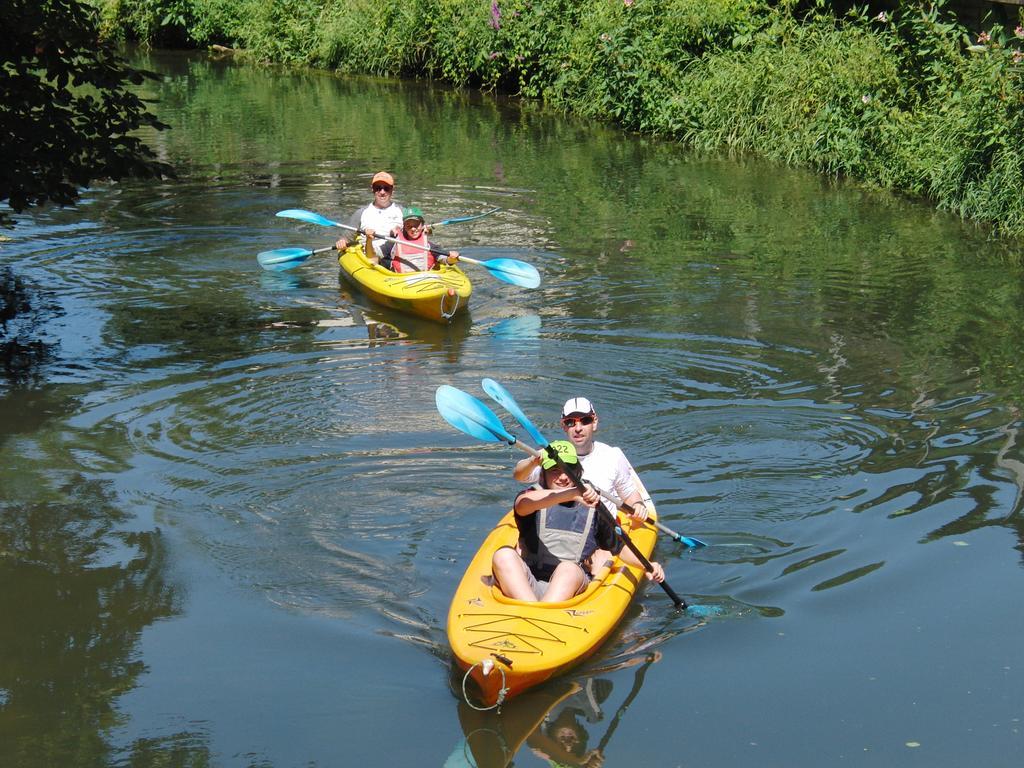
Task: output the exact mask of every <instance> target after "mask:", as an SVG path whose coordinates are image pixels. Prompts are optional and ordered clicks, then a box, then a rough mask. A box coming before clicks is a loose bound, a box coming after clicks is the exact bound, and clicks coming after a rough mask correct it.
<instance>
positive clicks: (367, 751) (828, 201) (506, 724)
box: [0, 54, 1024, 768]
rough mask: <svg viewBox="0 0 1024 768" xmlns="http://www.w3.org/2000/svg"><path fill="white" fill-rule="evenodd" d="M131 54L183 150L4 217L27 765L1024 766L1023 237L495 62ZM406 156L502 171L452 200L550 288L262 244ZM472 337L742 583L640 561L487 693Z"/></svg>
mask: <svg viewBox="0 0 1024 768" xmlns="http://www.w3.org/2000/svg"><path fill="white" fill-rule="evenodd" d="M142 63H143V64H144V65H145V66H148V67H151V68H153V69H155V70H157V71H158V72H159V73H160V77H161V79H160V81H159V82H156V83H153V84H150V85H149V86H147V91H148V93H149V94H150V95H151V96H152V97H154V98H156V99H158V100H159V101H158V102H157V103H156V104H155V109H156V111H157V112H158V114H159V115H160V117H161V118H162V119H163V120H164V121H166V122H167V123H170V124H171V125H172V126H173V130H171V131H168V132H165V133H162V134H160V135H158V136H156V137H155V138H154V139H153V142H154V144H155V145H156V146H158V147H159V150H160V152H161V154H162V155H163V156H164V157H165V158H167V159H168V160H170V161H171V162H173V163H174V164H175V165H177V166H178V168H179V169H180V179H179V180H178V181H175V182H166V183H126V184H121V185H111V186H105V187H99V188H96V189H93V190H91V191H89V192H88V193H87V194H86V195H85V198H84V200H83V202H82V204H81V205H80V206H79V207H78V208H77V209H70V210H46V211H43V212H39V213H36V214H34V215H33V216H31V217H29V216H23V217H19V224H18V226H17V228H16V229H14V230H13V231H10V232H8V233H7V238H8V239H7V240H5V241H4V242H3V243H2V244H0V245H2V248H0V274H2V276H3V278H4V281H5V283H6V285H7V287H8V289H9V290H14V291H16V292H18V295H19V296H20V298H21V303H20V307H21V309H20V313H19V315H18V316H17V317H16V318H14V319H13V320H10V321H8V322H7V326H6V328H7V340H8V352H9V353H10V352H11V351H12V350H13V351H14V353H15V354H13V355H11V354H8V357H7V359H8V360H9V361H11V364H10V365H9V366H8V369H7V371H6V376H5V378H4V379H3V381H2V382H0V489H2V490H0V577H2V583H3V589H2V590H0V765H3V766H19V767H24V768H34V767H36V766H39V767H42V766H47V767H49V766H54V765H62V766H108V765H116V766H133V768H141V767H146V766H167V765H175V766H205V765H212V766H311V765H316V766H369V765H381V766H385V765H386V766H428V765H429V766H466V765H479V766H496V765H505V764H507V763H509V762H511V761H514V762H515V765H516V766H523V767H525V766H545V765H548V764H549V761H554V763H556V764H563V765H568V764H583V763H584V762H585V761H586V760H588V759H589V762H587V763H586V764H587V765H590V766H595V765H599V764H600V763H601V760H602V759H603V761H604V765H606V766H619V765H642V766H657V767H659V768H660V767H661V766H706V767H709V768H717V767H719V766H722V767H725V766H728V767H730V768H732V767H735V766H748V765H749V766H754V765H757V766H780V767H782V766H786V767H792V766H822V765H839V764H843V765H856V766H879V767H880V766H894V765H899V766H928V768H935V767H936V766H966V765H978V766H987V767H999V766H1017V765H1019V764H1020V760H1021V755H1022V754H1024V749H1022V747H1024V733H1022V732H1024V723H1022V718H1024V653H1022V651H1021V647H1022V640H1024V597H1022V595H1024V568H1022V552H1024V517H1022V501H1021V492H1022V489H1024V463H1022V462H1024V455H1022V445H1021V436H1020V429H1021V427H1022V416H1021V411H1020V409H1021V393H1022V386H1021V383H1022V380H1024V362H1022V358H1021V348H1022V341H1021V339H1022V334H1021V328H1022V327H1024V316H1022V315H1024V296H1022V287H1024V272H1022V270H1021V268H1020V267H1019V266H1018V261H1019V259H1018V258H1017V257H1018V256H1019V255H1020V254H1019V253H1015V252H1014V251H1013V249H1012V248H1008V247H1006V246H997V245H995V244H993V243H991V242H988V241H987V240H986V238H985V235H984V233H981V232H977V231H975V230H973V229H972V228H970V227H968V226H965V225H963V224H961V223H959V222H958V221H956V220H954V219H952V218H950V217H948V216H947V215H945V214H941V213H936V212H934V211H932V210H930V209H929V208H927V207H925V206H919V205H917V204H915V203H911V202H906V201H902V200H898V199H894V198H893V197H891V196H888V195H885V194H875V193H871V192H866V191H864V190H860V189H856V188H852V187H848V186H843V185H835V184H830V183H827V182H824V181H822V180H821V179H819V178H816V177H814V176H811V175H806V174H802V173H797V172H792V171H789V170H785V169H780V168H776V167H771V166H767V165H763V164H759V163H756V162H750V161H744V160H736V159H716V158H706V157H698V156H693V155H691V154H688V153H686V152H685V151H683V150H681V149H680V148H679V147H678V146H676V145H673V144H671V143H665V142H661V141H655V140H651V139H646V138H639V137H634V136H627V135H621V134H619V133H616V132H615V131H612V130H608V129H605V128H601V127H597V126H592V125H587V124H581V123H579V122H575V121H573V120H571V119H567V118H565V117H564V116H561V115H558V114H551V113H544V112H542V111H539V110H537V109H536V108H532V107H527V108H525V109H524V108H521V107H519V106H518V105H516V104H514V103H510V102H507V101H502V100H499V99H494V98H490V97H488V96H481V95H478V94H470V93H458V92H451V91H447V90H442V89H434V88H431V87H428V86H426V85H424V84H410V83H389V82H379V81H374V80H343V79H339V78H336V77H334V76H331V75H328V74H317V73H302V74H293V73H287V72H283V71H277V70H271V69H256V68H246V67H241V66H233V65H231V64H229V63H225V62H213V61H208V60H206V59H204V58H200V57H195V56H184V55H163V54H161V55H153V56H151V57H150V58H147V59H145V60H143V62H142ZM380 168H388V169H390V170H392V171H393V172H394V173H395V175H396V177H397V181H398V188H397V190H396V200H397V201H398V202H399V203H403V204H416V205H419V206H420V207H422V208H423V209H424V210H425V211H426V212H427V214H428V218H429V219H433V220H438V219H441V218H449V217H453V216H462V215H470V214H473V213H478V212H481V211H484V210H487V209H488V208H491V207H495V206H500V207H501V208H502V209H503V210H502V211H500V212H498V213H496V214H493V215H491V216H489V217H487V218H484V219H481V220H479V221H474V222H470V223H463V224H453V225H449V226H447V227H444V228H441V229H438V231H437V232H436V235H435V237H436V240H437V241H438V242H440V243H441V244H442V245H447V246H451V247H458V248H460V249H462V250H463V252H465V253H466V254H467V255H471V256H474V257H476V258H483V259H486V258H492V257H495V256H503V257H510V258H517V259H522V260H525V261H529V262H531V263H533V264H535V265H536V266H537V267H538V269H539V270H540V271H541V274H542V276H543V283H542V286H541V288H539V289H537V290H533V291H529V290H523V289H518V288H515V287H513V286H510V285H508V284H506V283H501V282H497V281H495V280H494V279H492V278H490V277H489V275H488V273H487V272H485V271H484V270H482V269H479V268H472V267H468V266H467V269H468V270H469V269H473V270H474V271H472V272H471V275H472V276H473V277H474V288H475V292H474V295H473V298H472V304H471V313H472V314H471V318H470V319H469V321H468V322H465V323H459V324H457V325H455V326H452V327H440V326H433V325H430V324H426V323H423V322H417V321H410V320H408V319H405V318H403V317H402V316H400V315H396V314H393V313H390V312H388V311H387V310H382V309H379V308H376V307H374V306H373V305H371V304H369V303H368V302H367V300H366V299H365V298H364V297H362V296H360V295H358V294H356V293H354V292H353V291H352V289H350V288H348V287H346V285H345V284H343V283H341V282H339V275H338V269H337V265H336V262H335V261H334V259H333V258H331V257H330V256H329V255H324V256H318V257H314V258H312V259H310V260H309V261H308V262H306V263H305V264H304V265H302V266H301V267H299V268H298V269H295V270H293V271H290V272H284V273H274V274H272V273H266V272H262V271H261V270H260V268H259V266H258V265H257V263H256V259H255V256H256V253H257V252H259V251H261V250H266V249H271V248H280V247H285V246H295V245H298V246H304V247H318V246H324V245H328V244H330V243H331V242H333V240H334V238H335V237H336V236H337V232H335V231H333V230H326V229H320V228H318V227H314V226H311V225H306V224H302V223H300V222H296V221H291V220H285V219H280V218H276V217H275V216H274V213H275V212H276V211H278V210H280V209H283V208H307V209H310V210H314V211H318V212H320V213H322V214H324V215H326V216H328V217H330V218H334V219H340V218H342V217H344V216H346V215H347V214H348V213H349V212H350V211H351V210H353V209H354V208H355V207H356V206H357V205H359V204H363V203H365V202H368V201H369V198H370V193H369V189H368V187H369V178H370V175H371V174H372V173H373V171H375V170H378V169H380ZM12 339H14V340H16V341H17V344H18V345H20V346H18V347H17V348H14V347H12V346H11V340H12ZM483 377H492V378H495V379H497V380H499V381H501V382H502V383H504V384H505V386H506V387H507V388H508V389H509V390H510V391H511V393H512V394H513V395H514V396H515V397H516V399H517V400H518V402H519V404H520V405H521V406H522V407H523V408H524V410H525V411H526V412H527V413H528V414H529V415H530V416H531V417H532V418H533V420H534V421H535V422H537V423H538V424H539V425H540V426H541V428H542V430H544V431H546V432H548V433H549V434H552V435H556V434H558V432H559V430H558V424H557V415H558V409H559V407H560V404H561V403H562V401H564V400H565V399H566V398H567V397H570V396H575V395H583V396H586V397H589V398H591V399H592V400H593V401H594V402H595V404H596V406H597V408H598V410H599V413H600V415H601V429H600V435H601V436H602V437H603V439H604V440H606V441H607V442H610V443H613V444H619V445H621V446H623V447H624V448H625V449H626V451H627V454H628V455H629V456H630V458H631V459H632V461H633V463H634V464H635V465H636V467H637V469H638V470H639V471H640V473H641V475H642V476H643V477H644V479H645V481H646V484H647V485H648V487H649V489H650V490H651V491H652V494H653V497H654V500H655V501H656V503H657V504H658V507H659V510H660V512H661V513H662V516H663V519H664V520H665V521H666V522H667V523H668V524H669V525H670V526H672V527H673V528H675V529H677V530H679V531H681V532H683V533H685V534H690V535H695V536H699V537H701V538H703V539H705V540H706V541H708V542H710V546H708V547H707V548H705V549H700V550H694V551H685V550H682V549H681V548H680V547H679V546H678V545H676V544H674V543H673V542H672V541H670V540H669V539H667V538H664V539H662V540H661V542H660V544H659V546H658V549H657V552H656V558H657V559H659V560H661V561H662V562H663V563H665V565H666V569H667V572H668V577H669V582H670V583H671V584H672V586H673V587H674V589H675V590H676V591H677V592H679V593H680V594H682V595H684V596H685V597H686V598H687V599H688V600H689V601H691V602H693V603H698V604H703V605H705V606H711V607H712V608H713V610H711V611H710V613H711V614H712V615H710V616H709V617H708V618H703V619H702V618H700V617H698V616H693V615H680V614H676V613H675V612H673V611H672V610H671V604H670V602H669V601H668V600H667V599H666V597H665V595H664V594H663V593H662V592H661V590H658V589H648V590H647V591H646V592H644V593H643V595H642V597H641V598H640V599H639V600H638V601H637V602H636V603H635V604H634V607H633V610H632V611H631V613H630V615H629V616H628V618H627V620H626V621H625V622H624V623H623V625H622V627H621V629H620V631H619V632H618V633H617V634H616V635H615V636H614V637H613V639H612V640H611V641H610V642H608V643H607V644H606V645H605V646H604V647H603V648H602V649H601V651H600V652H599V653H598V655H597V656H595V657H594V658H592V659H591V660H589V661H588V662H587V663H585V664H584V665H583V666H581V667H580V668H579V669H578V671H577V672H576V673H575V674H572V675H569V676H568V677H567V678H564V679H562V680H560V681H558V682H556V683H553V684H552V685H550V686H547V687H546V688H542V689H540V690H539V691H538V692H537V693H536V694H535V695H532V696H529V697H524V698H523V699H522V700H521V701H519V702H514V703H512V704H509V705H508V706H507V707H506V708H505V709H504V711H503V712H502V714H501V715H500V716H497V717H496V716H494V715H493V714H490V715H488V714H480V713H476V712H475V711H474V710H472V709H471V708H469V707H467V706H466V705H465V704H460V701H461V698H462V695H461V692H460V690H459V688H460V685H459V683H460V680H459V677H458V676H456V675H453V674H452V671H451V664H450V656H449V651H448V645H447V640H446V636H445V619H446V615H447V611H448V605H449V601H450V599H451V596H452V593H453V591H454V589H455V586H456V584H457V582H458V579H459V578H460V576H461V573H462V571H463V569H464V567H465V566H466V564H467V563H468V561H469V559H470V557H471V556H472V554H473V553H474V552H475V550H476V548H477V546H478V545H479V543H480V541H481V540H482V538H483V536H484V535H485V533H486V532H487V531H488V530H489V529H490V527H491V526H492V524H493V523H494V521H495V520H496V518H497V517H498V516H499V514H500V513H502V512H503V511H504V510H505V509H506V508H507V507H508V505H509V503H510V501H511V499H512V497H513V495H514V494H515V492H516V490H517V485H516V484H515V482H514V481H513V479H512V477H511V467H512V464H513V462H514V461H515V460H517V459H518V458H520V457H521V455H522V454H521V453H517V452H516V451H515V450H513V449H510V448H506V447H503V446H500V445H494V444H483V443H479V442H476V441H474V440H473V439H472V438H469V437H466V436H464V435H462V434H461V433H459V432H456V431H455V430H453V429H451V428H450V427H449V426H448V425H447V424H445V423H444V422H443V421H442V419H441V418H440V417H439V415H438V413H437V411H436V409H435V407H434V390H435V389H436V387H437V386H438V385H440V384H443V383H448V384H453V385H455V386H457V387H460V388H462V389H464V390H466V391H469V392H471V393H472V394H475V395H477V396H481V397H483V394H482V391H481V389H480V379H481V378H483ZM507 423H508V425H509V426H510V427H511V426H513V424H514V423H513V422H512V421H511V420H507ZM523 436H524V437H526V436H525V435H523ZM569 694H571V696H570V697H569V698H565V696H566V695H569ZM538 723H539V724H540V726H539V727H536V728H535V726H537V724H538ZM598 750H599V751H598ZM545 755H547V757H545Z"/></svg>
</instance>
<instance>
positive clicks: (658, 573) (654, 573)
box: [645, 561, 665, 584]
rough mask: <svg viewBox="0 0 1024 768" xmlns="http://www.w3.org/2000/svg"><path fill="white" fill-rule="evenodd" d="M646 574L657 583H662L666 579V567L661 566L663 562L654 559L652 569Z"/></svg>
mask: <svg viewBox="0 0 1024 768" xmlns="http://www.w3.org/2000/svg"><path fill="white" fill-rule="evenodd" d="M645 575H646V576H647V578H648V579H650V580H651V581H653V582H654V583H655V584H661V582H663V581H664V580H665V569H664V568H662V567H661V563H655V562H653V561H652V562H651V570H649V571H647V572H646V573H645Z"/></svg>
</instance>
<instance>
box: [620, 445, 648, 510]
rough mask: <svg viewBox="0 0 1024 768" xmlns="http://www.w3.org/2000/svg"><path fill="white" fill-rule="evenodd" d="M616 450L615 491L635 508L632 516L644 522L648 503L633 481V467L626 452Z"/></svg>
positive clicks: (624, 501)
mask: <svg viewBox="0 0 1024 768" xmlns="http://www.w3.org/2000/svg"><path fill="white" fill-rule="evenodd" d="M615 450H616V452H617V453H618V456H617V457H616V462H615V492H616V493H617V494H618V495H619V498H620V499H622V501H623V503H625V504H628V505H629V506H631V507H632V508H633V512H632V513H631V514H630V517H632V518H633V519H634V520H636V521H637V522H638V523H642V522H643V521H644V520H646V519H647V503H646V502H645V501H644V497H643V495H642V494H641V493H640V489H639V488H638V487H637V486H636V484H635V483H634V482H633V467H632V466H631V465H630V463H629V460H628V459H627V458H626V454H624V453H623V452H622V450H621V449H619V448H616V449H615Z"/></svg>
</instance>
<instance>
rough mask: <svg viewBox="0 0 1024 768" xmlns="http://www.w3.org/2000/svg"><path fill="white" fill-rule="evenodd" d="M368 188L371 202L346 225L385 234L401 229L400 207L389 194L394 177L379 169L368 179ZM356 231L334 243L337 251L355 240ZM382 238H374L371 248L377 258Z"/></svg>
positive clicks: (392, 190)
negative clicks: (371, 193) (370, 192)
mask: <svg viewBox="0 0 1024 768" xmlns="http://www.w3.org/2000/svg"><path fill="white" fill-rule="evenodd" d="M370 189H372V190H373V202H372V203H370V204H369V205H367V206H366V207H365V208H360V209H359V210H358V211H356V212H355V213H354V214H352V216H351V217H349V220H348V222H347V223H348V225H349V226H351V227H356V228H358V229H360V230H364V231H365V230H367V229H372V230H374V231H375V232H379V233H383V234H385V235H394V234H395V233H396V232H399V231H401V229H402V209H401V208H399V207H398V206H397V205H396V204H395V203H393V202H392V201H391V195H392V194H393V193H394V191H395V179H394V177H393V176H392V175H391V174H390V173H388V172H387V171H379V172H378V173H376V174H374V176H373V179H371V180H370ZM356 237H357V235H356V233H355V232H352V233H351V234H348V235H342V236H341V237H339V238H338V242H336V243H335V244H334V245H335V247H336V248H337V249H338V250H339V251H343V250H345V249H346V248H348V246H349V245H350V244H351V243H353V242H355V240H356ZM384 242H385V241H384V240H380V239H375V240H374V241H373V248H374V250H375V251H376V252H377V258H380V256H381V246H382V245H384Z"/></svg>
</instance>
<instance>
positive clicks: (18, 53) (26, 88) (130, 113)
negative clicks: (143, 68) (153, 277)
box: [0, 0, 171, 224]
mask: <svg viewBox="0 0 1024 768" xmlns="http://www.w3.org/2000/svg"><path fill="white" fill-rule="evenodd" d="M97 21H98V17H97V14H96V11H95V10H94V9H93V8H92V7H91V6H89V5H86V4H85V3H82V2H78V1H77V0H6V2H4V3H3V4H2V5H0V28H2V29H3V30H4V38H5V39H4V53H3V54H2V56H0V136H2V137H3V139H2V141H0V201H7V202H8V204H9V205H10V207H11V208H12V209H13V210H14V211H22V210H24V209H25V208H27V207H29V206H32V205H39V204H42V203H45V202H47V201H52V202H55V203H58V204H60V205H68V204H71V203H73V202H74V201H75V200H77V198H78V194H79V190H80V189H81V188H82V187H87V186H88V185H89V184H90V183H91V182H92V181H94V180H96V179H121V178H124V177H126V176H142V177H148V176H157V175H169V174H170V172H171V171H170V168H169V166H167V165H166V164H164V163H161V162H159V161H157V160H156V159H155V155H154V153H153V152H152V151H151V150H150V149H149V148H148V147H146V145H145V144H144V143H143V142H142V140H141V139H140V138H139V137H137V136H135V135H133V133H132V132H133V131H135V130H136V129H138V128H140V127H142V126H150V127H153V128H163V127H164V126H163V125H162V124H161V123H160V122H159V121H158V120H157V119H156V118H155V117H154V116H153V115H152V114H150V113H149V112H148V111H147V109H146V105H145V104H144V103H143V101H142V100H141V99H140V98H139V96H137V95H136V94H135V92H134V91H133V90H131V88H132V86H137V85H139V84H140V83H142V81H143V79H144V77H145V76H146V75H145V74H144V73H142V72H139V71H136V70H133V69H131V68H129V67H128V66H127V65H126V64H125V62H124V61H123V60H122V59H121V58H120V57H118V56H117V54H116V52H115V51H114V49H113V47H112V44H111V43H108V42H104V41H101V40H100V39H99V35H98V31H97V30H98V27H97ZM7 223H9V216H7V215H5V214H4V212H3V211H2V210H0V224H7Z"/></svg>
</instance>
